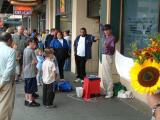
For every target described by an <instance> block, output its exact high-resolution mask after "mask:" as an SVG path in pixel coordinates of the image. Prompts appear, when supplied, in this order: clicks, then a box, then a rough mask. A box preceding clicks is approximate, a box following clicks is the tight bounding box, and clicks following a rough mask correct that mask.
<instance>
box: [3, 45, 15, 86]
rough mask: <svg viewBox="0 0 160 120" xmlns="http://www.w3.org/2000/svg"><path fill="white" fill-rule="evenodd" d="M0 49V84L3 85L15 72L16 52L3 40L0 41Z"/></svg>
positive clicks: (9, 80)
mask: <svg viewBox="0 0 160 120" xmlns="http://www.w3.org/2000/svg"><path fill="white" fill-rule="evenodd" d="M0 51H1V52H3V54H2V53H1V54H0V85H4V84H6V83H8V82H11V81H12V80H11V77H12V76H13V75H14V74H15V65H16V52H15V50H14V49H12V48H10V47H9V46H7V44H6V43H4V42H0Z"/></svg>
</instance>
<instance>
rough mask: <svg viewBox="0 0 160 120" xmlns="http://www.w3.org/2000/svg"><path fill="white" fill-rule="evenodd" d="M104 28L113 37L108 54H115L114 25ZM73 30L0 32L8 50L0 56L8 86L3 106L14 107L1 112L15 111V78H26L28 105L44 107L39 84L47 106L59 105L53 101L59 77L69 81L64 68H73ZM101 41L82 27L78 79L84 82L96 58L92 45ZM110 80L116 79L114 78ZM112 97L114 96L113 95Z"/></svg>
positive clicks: (1, 82) (1, 84)
mask: <svg viewBox="0 0 160 120" xmlns="http://www.w3.org/2000/svg"><path fill="white" fill-rule="evenodd" d="M102 30H103V31H104V34H105V36H106V39H108V38H107V36H111V37H110V38H109V42H108V41H106V42H105V43H104V44H105V46H104V48H105V54H107V55H109V56H112V55H113V54H114V49H115V38H114V37H113V36H112V34H111V27H110V25H107V26H102ZM69 32H70V31H68V30H67V31H65V32H64V33H62V32H61V31H59V30H57V29H51V30H50V33H49V30H46V33H44V32H43V33H42V34H41V35H40V34H38V33H37V31H36V30H33V32H32V34H31V35H28V34H27V32H25V31H24V27H23V26H18V27H17V32H16V33H13V32H12V33H11V32H10V33H9V31H7V32H5V33H2V34H1V35H0V38H1V39H0V45H1V46H2V47H0V50H1V51H4V52H5V54H4V55H3V54H1V55H0V57H1V58H2V59H0V66H1V67H0V92H2V91H3V89H4V90H6V89H8V91H6V92H5V93H4V98H3V99H4V100H3V101H4V104H2V105H6V103H7V102H8V101H10V102H11V104H8V105H7V106H1V104H0V108H2V107H5V108H6V110H7V109H10V110H9V111H10V112H7V113H6V114H4V113H3V112H2V111H1V112H0V115H2V116H4V118H5V117H7V116H9V114H11V112H12V108H13V101H14V93H15V90H14V89H15V84H14V81H16V83H19V81H20V79H24V92H25V101H24V105H25V106H28V107H38V106H40V104H39V103H37V102H36V100H35V99H36V98H37V97H38V94H36V92H37V91H38V85H43V105H45V106H46V107H47V108H54V107H57V106H56V105H55V104H54V103H53V101H54V97H55V87H56V84H57V82H56V80H58V79H60V80H62V81H63V80H65V79H64V69H65V70H70V65H71V63H70V62H71V59H70V56H71V38H70V36H69ZM97 40H98V38H97V37H95V36H93V35H91V34H87V30H86V28H84V27H83V28H81V29H80V35H78V36H77V38H76V39H75V41H74V43H73V49H74V55H75V62H76V68H77V69H76V70H77V79H76V80H75V82H82V83H83V79H84V77H85V76H86V67H85V66H86V62H87V60H88V59H91V58H92V44H93V42H96V41H97ZM111 49H112V50H111ZM14 70H15V72H14ZM13 73H15V74H13ZM110 81H112V80H111V77H110ZM9 85H10V86H9ZM6 94H8V97H7V98H6V97H5V95H6ZM109 97H112V95H111V94H109ZM11 98H12V99H11ZM5 119H6V118H5ZM5 119H3V120H5ZM6 120H7V119H6Z"/></svg>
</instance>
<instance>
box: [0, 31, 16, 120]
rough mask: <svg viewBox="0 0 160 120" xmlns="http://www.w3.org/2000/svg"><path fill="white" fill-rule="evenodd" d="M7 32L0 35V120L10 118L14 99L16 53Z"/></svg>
mask: <svg viewBox="0 0 160 120" xmlns="http://www.w3.org/2000/svg"><path fill="white" fill-rule="evenodd" d="M11 45H12V36H11V34H9V33H1V35H0V51H2V52H3V54H0V58H1V59H0V120H11V116H12V112H13V107H14V99H15V84H14V75H15V74H14V73H15V62H16V53H15V50H14V49H13V48H11Z"/></svg>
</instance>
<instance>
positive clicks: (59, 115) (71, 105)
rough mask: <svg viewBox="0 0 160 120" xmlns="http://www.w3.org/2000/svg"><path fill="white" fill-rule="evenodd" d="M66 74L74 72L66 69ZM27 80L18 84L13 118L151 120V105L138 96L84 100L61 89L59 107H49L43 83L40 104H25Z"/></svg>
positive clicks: (40, 89) (33, 119)
mask: <svg viewBox="0 0 160 120" xmlns="http://www.w3.org/2000/svg"><path fill="white" fill-rule="evenodd" d="M65 75H66V78H67V79H70V80H74V76H73V75H71V74H70V73H66V74H65ZM23 86H24V85H23V82H22V83H21V84H18V85H17V88H16V91H17V92H16V101H15V109H14V113H13V120H150V112H149V111H150V110H149V108H148V107H147V106H146V105H145V104H143V103H141V102H139V101H136V100H133V99H132V100H120V99H117V98H114V99H104V98H103V97H99V98H96V99H92V100H91V101H90V102H84V101H82V100H81V99H76V97H74V95H75V92H74V91H73V92H71V93H57V94H56V98H55V103H56V104H57V105H58V108H56V109H46V108H45V107H44V106H43V105H42V87H39V94H40V98H39V99H38V100H37V101H38V102H40V103H41V106H40V107H39V108H28V107H25V106H24V91H23Z"/></svg>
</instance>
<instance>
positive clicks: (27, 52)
mask: <svg viewBox="0 0 160 120" xmlns="http://www.w3.org/2000/svg"><path fill="white" fill-rule="evenodd" d="M35 48H36V42H35V41H34V39H30V40H29V41H28V46H27V47H26V48H25V49H24V54H23V72H24V74H23V75H24V79H25V87H24V88H25V106H29V107H38V106H40V104H39V103H37V102H36V101H35V100H34V97H33V96H32V94H34V93H35V92H37V91H38V88H37V80H36V72H37V69H36V64H37V58H36V55H35V52H34V49H35Z"/></svg>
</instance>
